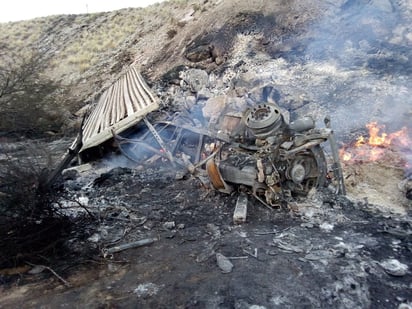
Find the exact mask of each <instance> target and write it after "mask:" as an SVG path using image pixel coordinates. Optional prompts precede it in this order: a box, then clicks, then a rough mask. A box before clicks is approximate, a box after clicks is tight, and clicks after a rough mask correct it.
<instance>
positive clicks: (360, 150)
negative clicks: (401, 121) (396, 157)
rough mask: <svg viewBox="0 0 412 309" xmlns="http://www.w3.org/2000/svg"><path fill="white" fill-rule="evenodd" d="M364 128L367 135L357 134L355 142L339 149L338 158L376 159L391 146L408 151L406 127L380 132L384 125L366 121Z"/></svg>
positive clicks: (408, 139)
mask: <svg viewBox="0 0 412 309" xmlns="http://www.w3.org/2000/svg"><path fill="white" fill-rule="evenodd" d="M366 128H367V129H368V130H369V137H364V136H359V137H358V138H357V140H356V142H354V143H352V144H351V145H349V146H345V147H344V148H342V149H341V150H340V158H341V160H342V161H343V162H351V161H352V162H354V161H364V162H365V161H366V162H373V161H378V160H381V159H382V158H383V157H384V156H385V155H386V154H387V151H388V149H393V148H397V150H400V151H401V152H402V150H403V149H406V150H407V151H410V150H409V147H410V145H411V139H410V137H409V135H408V129H407V128H406V127H403V128H402V129H401V130H399V131H396V132H394V133H390V134H388V133H385V132H382V133H381V130H382V131H384V129H385V126H384V125H379V124H378V123H377V122H376V121H373V122H371V123H368V124H367V125H366Z"/></svg>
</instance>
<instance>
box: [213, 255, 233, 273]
mask: <svg viewBox="0 0 412 309" xmlns="http://www.w3.org/2000/svg"><path fill="white" fill-rule="evenodd" d="M216 262H217V266H219V268H220V269H221V271H222V273H224V274H228V273H230V272H232V269H233V264H232V262H230V260H229V259H228V258H227V257H225V256H224V255H223V254H221V253H216Z"/></svg>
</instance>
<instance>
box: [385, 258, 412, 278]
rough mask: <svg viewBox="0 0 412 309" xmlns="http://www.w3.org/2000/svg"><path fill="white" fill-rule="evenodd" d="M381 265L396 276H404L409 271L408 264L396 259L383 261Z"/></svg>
mask: <svg viewBox="0 0 412 309" xmlns="http://www.w3.org/2000/svg"><path fill="white" fill-rule="evenodd" d="M379 265H381V266H382V268H383V269H384V270H385V271H386V272H387V273H388V274H389V275H392V276H396V277H402V276H405V275H406V273H407V272H408V266H407V265H405V264H402V263H401V262H399V261H398V260H396V259H388V260H385V261H383V262H380V263H379Z"/></svg>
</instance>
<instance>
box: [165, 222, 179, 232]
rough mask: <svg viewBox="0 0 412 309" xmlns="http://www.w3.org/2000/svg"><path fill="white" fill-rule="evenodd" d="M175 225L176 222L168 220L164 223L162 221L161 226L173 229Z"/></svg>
mask: <svg viewBox="0 0 412 309" xmlns="http://www.w3.org/2000/svg"><path fill="white" fill-rule="evenodd" d="M175 226H176V224H175V222H174V221H170V222H165V223H163V227H164V228H165V229H167V230H171V229H174V228H175Z"/></svg>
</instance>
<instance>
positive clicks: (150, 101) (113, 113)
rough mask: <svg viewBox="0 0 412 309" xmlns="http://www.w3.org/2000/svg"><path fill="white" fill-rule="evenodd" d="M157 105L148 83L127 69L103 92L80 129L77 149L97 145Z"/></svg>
mask: <svg viewBox="0 0 412 309" xmlns="http://www.w3.org/2000/svg"><path fill="white" fill-rule="evenodd" d="M158 108H159V104H158V99H157V97H155V96H154V95H153V94H152V93H151V90H150V88H149V87H148V86H147V84H146V82H145V81H144V79H143V77H142V76H141V74H140V73H139V72H138V70H137V69H136V68H135V67H134V66H131V67H130V69H129V70H128V71H127V72H126V73H125V74H124V75H123V76H122V77H121V78H119V80H117V81H116V82H115V83H114V84H113V85H111V86H110V87H109V88H108V89H107V90H106V91H104V92H103V94H102V95H101V97H100V99H99V101H98V102H97V104H96V107H95V109H94V110H93V112H92V113H91V114H90V116H89V117H88V118H87V119H86V121H85V123H84V125H83V128H82V131H83V132H82V133H83V138H82V143H83V146H82V148H81V149H80V152H81V151H83V150H85V149H87V148H91V147H94V146H98V145H100V144H101V143H103V142H105V141H107V140H108V139H110V138H111V137H112V130H114V132H116V133H120V132H122V131H124V130H126V129H127V128H130V127H131V126H133V125H134V124H136V123H137V122H139V121H140V120H142V119H143V117H144V116H145V115H147V114H148V113H150V112H152V111H154V110H156V109H158Z"/></svg>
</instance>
